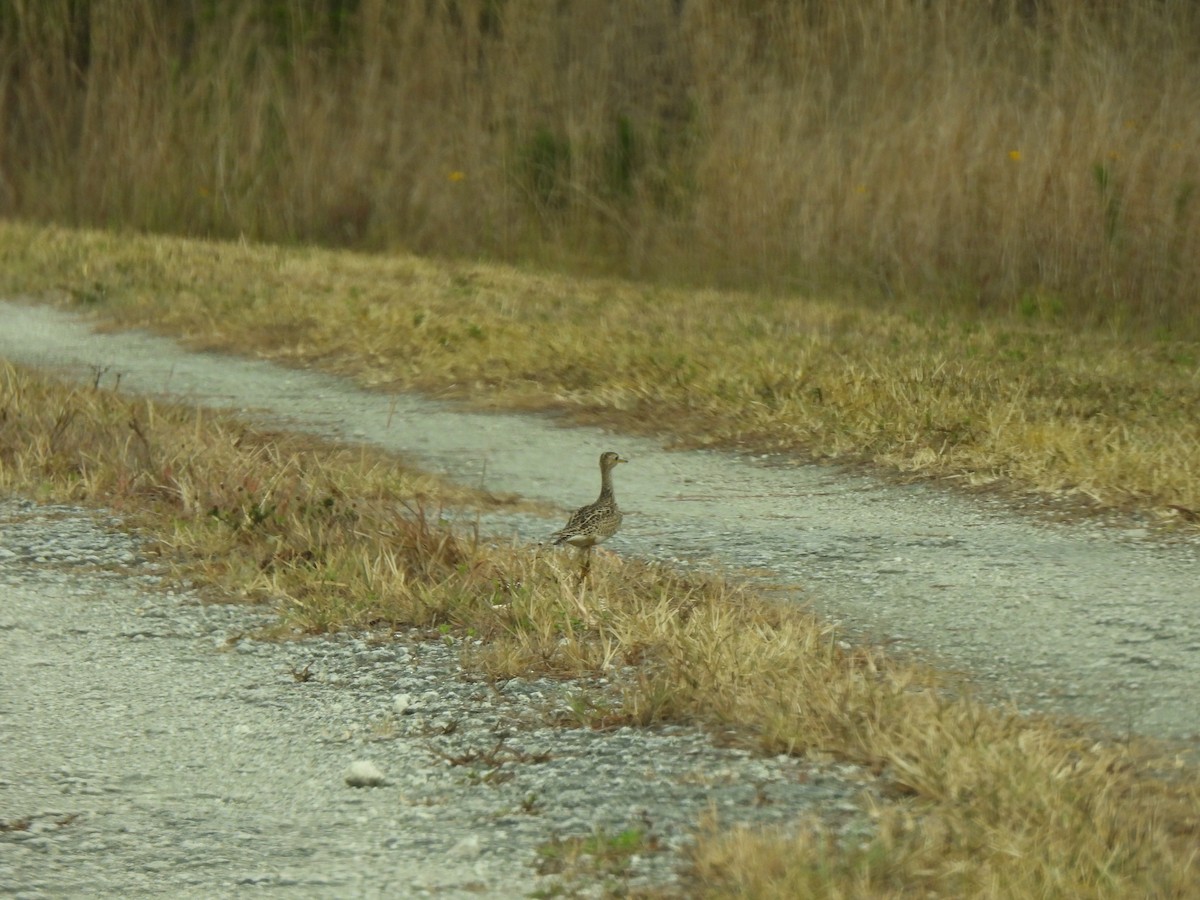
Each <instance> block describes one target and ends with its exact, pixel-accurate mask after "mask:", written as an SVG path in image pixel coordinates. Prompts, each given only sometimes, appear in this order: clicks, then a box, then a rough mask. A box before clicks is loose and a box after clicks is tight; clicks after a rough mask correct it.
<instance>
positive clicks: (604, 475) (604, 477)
mask: <svg viewBox="0 0 1200 900" xmlns="http://www.w3.org/2000/svg"><path fill="white" fill-rule="evenodd" d="M612 499H613V486H612V469H601V470H600V498H599V500H597V501H596V502H597V503H599V502H600V500H610V501H611V500H612Z"/></svg>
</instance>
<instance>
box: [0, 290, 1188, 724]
mask: <svg viewBox="0 0 1200 900" xmlns="http://www.w3.org/2000/svg"><path fill="white" fill-rule="evenodd" d="M0 357H7V358H10V359H13V360H16V361H22V362H26V363H30V364H36V365H42V366H49V367H54V368H56V369H58V370H60V371H62V372H64V373H66V374H67V375H69V376H70V377H76V378H80V379H84V380H86V381H88V382H90V381H91V380H92V379H93V378H94V375H93V367H96V366H99V367H108V369H109V375H108V376H107V377H108V378H109V379H110V380H111V379H112V378H114V377H116V376H117V375H118V374H119V375H120V378H121V381H120V385H121V388H122V390H130V391H138V392H144V393H162V394H169V395H172V396H175V397H180V398H183V399H186V400H190V401H193V402H199V403H205V404H210V405H214V406H221V407H226V408H233V409H236V410H242V411H245V412H248V413H250V414H252V415H254V416H256V417H257V418H259V419H261V420H264V421H267V422H270V423H272V424H276V425H278V424H284V425H287V426H289V427H295V428H300V429H307V430H310V431H314V432H318V433H321V434H324V435H327V436H332V437H335V438H346V439H351V440H361V441H368V442H372V443H376V444H379V445H382V446H384V447H387V448H389V449H391V450H395V451H399V452H403V453H405V454H408V455H410V456H411V457H412V458H413V459H414V461H415V462H417V463H418V464H420V465H422V466H425V467H427V468H430V469H433V470H438V471H442V472H445V473H448V474H450V475H451V476H453V477H455V478H457V479H458V480H460V481H464V482H469V483H475V484H478V485H480V486H482V487H485V488H488V489H491V490H495V491H497V492H500V493H510V492H516V493H520V494H523V495H525V496H527V497H531V498H539V499H547V500H551V501H554V502H557V503H560V504H562V505H563V506H564V507H571V506H577V505H579V504H581V503H584V502H586V501H589V500H591V499H593V498H594V497H595V491H596V484H595V482H596V463H595V460H596V457H597V455H598V454H599V453H600V451H602V450H606V449H616V450H619V451H620V452H621V453H622V455H624V456H626V457H629V458H631V459H632V464H631V465H628V466H621V467H620V469H619V470H618V472H617V476H618V477H617V493H618V497H619V498H620V500H621V506H622V509H623V510H624V511H625V523H624V525H623V526H622V531H621V533H620V534H619V535H617V537H616V538H615V539H614V540H613V541H612V542H611V543H610V544H609V545H607V546H611V547H612V548H613V549H615V550H617V551H618V552H622V553H635V554H639V555H644V556H655V557H659V558H665V559H670V560H685V561H688V562H700V563H708V562H713V563H715V564H717V565H720V566H724V567H729V568H733V569H738V570H742V571H753V572H761V573H763V574H764V575H765V576H766V578H767V579H768V580H769V581H770V582H771V583H772V584H773V585H775V586H781V587H782V589H783V590H784V592H785V595H786V592H787V591H791V592H792V593H794V595H795V596H796V597H797V598H798V599H800V600H802V601H804V602H807V603H809V604H811V605H812V606H813V607H814V608H815V609H816V610H817V611H818V612H820V613H821V614H823V615H825V616H826V617H827V618H830V619H832V620H834V621H838V622H840V623H842V624H843V626H844V627H845V628H846V629H847V630H848V631H850V632H852V633H856V634H861V635H865V636H867V637H869V638H872V639H876V640H882V641H885V642H888V643H891V644H894V645H897V646H898V647H899V648H900V649H902V650H911V651H912V652H913V653H914V654H916V655H918V656H920V657H922V658H926V659H929V660H931V661H933V662H935V663H938V664H940V665H943V666H947V667H950V668H954V669H958V670H961V671H964V672H966V673H968V674H969V675H970V677H971V678H972V679H973V681H974V682H975V683H976V684H977V685H979V687H980V688H981V689H982V690H983V691H984V692H985V694H987V695H989V696H992V697H996V698H1001V699H1011V700H1012V701H1013V702H1015V703H1016V704H1017V705H1018V706H1019V707H1020V708H1023V709H1032V710H1043V711H1049V712H1055V713H1067V714H1073V715H1079V716H1084V717H1087V718H1091V719H1095V720H1098V721H1099V722H1101V723H1102V724H1103V725H1105V726H1107V727H1109V728H1112V729H1115V730H1118V731H1122V732H1124V731H1135V732H1141V733H1144V734H1149V735H1154V736H1159V737H1166V738H1174V739H1181V740H1190V741H1196V740H1198V739H1200V691H1197V690H1196V685H1197V684H1200V616H1197V615H1196V597H1197V596H1198V595H1200V590H1198V588H1200V541H1198V540H1196V539H1195V538H1189V539H1181V540H1178V541H1174V542H1171V543H1164V542H1161V541H1158V540H1155V539H1154V538H1153V537H1152V536H1151V535H1150V534H1149V533H1148V531H1147V530H1146V529H1145V528H1142V527H1129V526H1128V524H1126V525H1125V526H1123V527H1110V526H1106V525H1104V524H1103V523H1100V522H1096V521H1092V522H1085V523H1078V524H1052V523H1048V522H1045V521H1042V520H1039V519H1037V518H1034V517H1031V516H1027V515H1022V514H1020V513H1019V512H1014V511H1013V510H1012V509H1010V508H1009V507H1008V506H1006V505H1004V504H1003V503H1001V502H999V501H995V500H989V499H987V498H971V497H963V496H959V495H955V494H952V493H949V492H946V491H943V490H939V489H936V488H933V487H929V486H927V485H911V486H896V485H889V484H884V483H880V482H878V481H875V480H873V479H870V478H865V477H859V476H854V475H847V474H845V473H842V472H839V471H837V470H835V469H831V468H827V467H819V466H795V465H791V464H789V463H788V461H787V460H784V459H782V458H779V457H773V458H758V459H751V458H747V457H745V456H737V455H732V454H725V453H708V452H666V451H663V450H662V449H661V447H660V446H659V445H658V444H657V443H656V442H654V441H651V440H644V439H638V438H631V437H628V436H624V435H622V436H619V437H618V436H614V435H611V434H608V433H606V432H603V431H601V430H598V429H588V428H569V429H568V428H562V427H559V426H558V425H557V424H556V423H555V421H554V420H553V419H552V418H549V417H538V416H528V415H526V416H519V415H500V414H485V413H472V412H469V411H465V410H464V409H463V408H461V407H459V406H451V405H446V404H440V403H436V402H431V401H428V400H425V399H422V398H419V397H412V396H405V395H401V396H389V395H384V394H378V393H373V392H369V391H363V390H361V389H358V388H356V387H355V386H353V385H352V384H350V383H349V382H347V381H345V380H343V379H339V378H334V377H331V376H326V375H322V374H319V373H315V372H308V371H299V370H294V369H285V368H282V367H280V366H277V365H273V364H270V363H265V362H258V361H253V360H245V359H239V358H232V357H228V356H222V355H216V354H207V353H192V352H188V351H186V350H183V349H181V348H180V347H178V346H177V345H176V344H175V343H173V342H172V341H169V340H165V339H162V338H156V337H152V336H149V335H145V334H137V333H117V334H98V333H94V332H92V330H91V329H90V327H89V326H88V325H87V323H86V322H84V321H83V320H81V319H80V318H77V317H74V316H72V315H69V314H67V313H64V312H62V311H59V310H55V309H53V308H50V307H46V306H31V305H22V304H17V303H3V302H0ZM485 524H486V525H488V526H489V527H491V528H493V529H499V530H504V531H507V532H511V533H514V534H516V535H517V536H518V537H521V538H523V539H526V540H539V539H541V538H544V537H545V535H546V534H547V533H549V532H550V531H552V530H553V529H554V528H556V527H558V526H559V525H561V521H553V522H547V521H546V520H544V519H540V518H537V517H532V516H524V517H522V516H507V517H495V518H491V519H489V520H487V522H486V523H485Z"/></svg>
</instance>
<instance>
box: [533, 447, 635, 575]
mask: <svg viewBox="0 0 1200 900" xmlns="http://www.w3.org/2000/svg"><path fill="white" fill-rule="evenodd" d="M627 462H629V460H627V459H622V458H621V456H620V454H618V453H614V452H613V451H612V450H606V451H605V452H604V453H601V454H600V496H599V497H597V498H596V502H595V503H589V504H588V505H587V506H581V507H580V508H579V509H577V510H575V512H573V513H572V514H571V518H570V519H568V520H567V524H566V525H564V526H563V527H562V528H561V529H559V530H558V531H556V532H554V534H552V535H550V540H551V542H552V543H553V544H554V545H555V546H561V545H563V544H570V545H571V546H572V547H577V548H578V549H579V550H581V551H582V553H583V569H582V571H581V572H580V573H579V580H580V581H581V582H582V581H583V579H584V578H586V577H587V575H588V572H589V571H590V570H591V566H592V548H593V547H595V546H596V545H597V544H599V543H602V542H603V541H606V540H608V539H609V538H610V537H612V536H613V535H614V534H616V533H617V529H618V528H620V527H621V509H620V507H618V506H617V498H616V496H615V495H614V494H613V485H612V470H613V468H614V467H615V466H616V465H617V464H618V463H627Z"/></svg>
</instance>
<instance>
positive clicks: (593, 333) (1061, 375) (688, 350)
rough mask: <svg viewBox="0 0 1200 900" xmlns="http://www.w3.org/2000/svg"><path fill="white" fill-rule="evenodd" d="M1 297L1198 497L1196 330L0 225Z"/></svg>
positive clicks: (233, 340)
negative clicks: (903, 308)
mask: <svg viewBox="0 0 1200 900" xmlns="http://www.w3.org/2000/svg"><path fill="white" fill-rule="evenodd" d="M0 292H3V293H6V294H13V293H17V292H27V293H32V294H47V293H48V294H51V295H54V294H57V295H59V296H64V297H67V298H70V299H71V301H73V303H74V305H75V306H76V307H77V308H80V309H85V310H88V311H90V312H92V313H94V314H96V315H97V316H99V317H101V318H102V319H104V320H107V321H109V322H112V323H114V324H116V325H119V326H122V327H130V326H139V327H145V328H151V329H154V330H157V331H159V332H162V333H167V334H173V335H179V336H182V337H184V338H186V339H187V340H188V341H189V342H191V343H192V344H193V345H199V346H206V347H220V348H225V349H229V350H233V351H236V352H241V353H246V354H253V355H261V356H266V357H270V358H274V359H277V360H282V361H285V362H292V363H298V364H312V365H316V366H319V367H322V368H324V369H327V370H330V371H333V372H338V373H344V374H348V375H353V376H354V377H356V378H357V379H359V380H360V381H361V382H362V383H364V384H368V385H378V386H384V387H387V388H421V389H426V390H431V391H436V392H439V393H442V394H445V395H450V396H457V397H462V398H467V399H470V400H472V401H475V402H479V403H488V404H494V405H499V406H505V407H510V408H521V407H539V408H556V409H560V410H565V411H567V412H569V413H570V414H572V415H574V416H576V417H578V418H581V419H593V420H594V419H603V420H604V421H606V422H608V423H610V424H613V425H616V426H619V427H623V428H627V429H632V430H643V431H652V432H658V433H662V432H664V431H668V432H669V433H670V435H672V436H673V437H674V438H675V439H677V440H678V441H680V442H681V443H685V444H692V445H715V446H724V447H737V448H747V449H755V450H770V451H776V450H782V451H785V452H788V453H794V454H797V455H799V456H802V457H811V458H817V459H828V460H836V461H840V462H852V463H869V464H872V465H874V466H877V467H881V468H882V469H883V470H884V471H890V472H892V473H895V474H898V475H900V476H903V477H938V478H942V479H948V480H950V481H951V482H952V483H955V484H959V485H967V486H982V487H992V488H1001V489H1005V490H1010V491H1013V492H1024V493H1026V494H1029V495H1032V496H1035V497H1040V498H1043V499H1046V498H1050V499H1054V500H1056V501H1069V502H1070V503H1075V502H1079V503H1082V504H1085V505H1087V506H1090V507H1093V508H1110V509H1111V508H1116V509H1141V510H1149V511H1153V512H1154V513H1155V514H1156V515H1157V516H1158V518H1159V519H1161V520H1162V521H1163V522H1179V523H1183V524H1186V523H1187V522H1191V521H1194V520H1195V518H1196V511H1198V510H1200V477H1198V473H1197V469H1196V459H1197V447H1200V342H1196V341H1182V340H1175V339H1167V338H1165V337H1164V338H1155V337H1153V336H1145V335H1131V334H1126V333H1123V332H1121V331H1119V330H1115V329H1111V328H1104V329H1079V328H1076V327H1072V326H1067V325H1065V324H1064V323H1061V322H1058V321H1056V320H1055V314H1054V311H1053V309H1052V308H1050V307H1043V306H1039V305H1036V304H1034V305H1030V306H1029V307H1028V308H1027V309H1026V310H1025V313H1024V314H1023V315H1021V316H1018V317H1015V318H1014V317H1002V318H988V317H983V318H980V317H978V316H972V317H957V316H951V315H943V316H937V317H934V316H929V315H918V314H915V313H908V314H905V313H899V312H888V311H882V310H878V309H867V308H864V307H863V306H861V305H859V304H855V303H853V302H850V301H849V300H846V299H844V298H843V299H838V298H835V299H821V300H816V299H810V298H800V297H772V296H764V295H755V294H745V293H735V292H720V291H684V290H676V289H667V288H655V287H649V286H646V285H640V284H634V283H627V282H618V281H609V280H581V279H571V278H566V277H560V276H554V275H548V274H540V273H531V272H526V271H521V270H515V269H511V268H507V267H502V266H495V265H485V264H475V265H469V264H459V263H439V262H436V261H431V260H426V259H420V258H416V257H412V256H404V255H392V256H386V257H381V256H365V255H360V254H353V253H348V252H338V251H327V250H313V249H283V248H277V247H270V246H261V245H258V246H256V245H246V244H229V243H212V242H202V241H194V240H184V239H175V238H165V237H137V236H128V235H114V234H110V233H104V232H91V231H71V230H63V229H54V228H49V229H43V228H35V227H29V226H24V225H18V224H14V223H0Z"/></svg>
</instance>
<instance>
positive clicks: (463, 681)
mask: <svg viewBox="0 0 1200 900" xmlns="http://www.w3.org/2000/svg"><path fill="white" fill-rule="evenodd" d="M0 597H3V603H2V604H0V660H2V661H3V665H2V668H0V895H2V896H6V897H9V896H11V897H20V898H42V897H113V896H125V897H139V896H172V897H206V898H208V897H222V896H231V895H233V894H234V893H236V892H240V890H242V889H245V888H249V887H254V888H258V889H260V890H267V889H269V890H270V894H269V895H270V896H289V897H339V898H343V897H423V896H437V897H480V896H485V897H524V896H528V895H529V893H530V892H531V891H533V890H536V889H542V890H547V891H549V890H551V889H552V888H553V886H554V885H555V884H556V883H558V882H560V881H561V878H560V876H559V875H556V874H554V873H553V872H547V873H546V874H544V875H541V874H539V863H541V862H542V861H543V860H544V857H543V856H542V855H541V854H540V853H539V848H540V847H546V846H550V845H553V843H554V842H555V841H556V840H559V841H561V840H566V839H569V838H572V837H582V836H587V835H590V834H592V833H593V832H594V831H595V830H596V829H605V830H606V832H607V833H608V834H616V833H619V832H621V831H623V830H625V829H629V828H638V829H641V830H643V831H644V832H645V835H646V843H647V848H648V849H647V850H645V851H644V852H642V853H640V854H638V855H637V856H636V857H635V858H634V859H633V860H632V861H631V862H630V864H629V867H628V871H627V872H625V873H623V874H621V875H620V876H619V877H616V878H615V879H614V883H621V882H625V883H627V884H629V885H631V886H637V885H647V886H656V887H670V886H671V885H673V884H676V883H677V877H676V874H675V873H676V870H677V869H678V867H679V865H680V863H681V861H682V857H681V855H680V851H681V850H682V848H684V847H685V846H686V843H687V841H686V839H687V836H688V835H689V834H690V833H691V832H692V831H693V830H694V828H695V827H696V825H697V823H698V822H699V821H700V820H701V819H702V818H703V816H704V815H705V813H706V812H707V811H708V810H709V809H710V808H711V809H712V810H713V811H715V812H716V814H717V815H718V816H719V817H720V820H721V821H722V822H724V823H725V824H727V825H734V824H737V823H747V824H749V823H768V822H781V823H792V822H795V821H796V820H797V819H798V818H799V817H800V816H805V815H816V816H820V817H822V818H823V819H824V820H825V821H827V822H829V823H830V824H831V825H833V826H834V827H836V828H838V829H839V830H842V831H844V832H845V831H847V830H851V831H852V833H862V832H864V831H865V829H866V828H867V827H868V825H867V823H866V822H865V817H864V815H863V813H862V812H861V811H860V810H861V804H860V802H859V801H860V800H861V798H862V794H863V792H864V791H871V790H873V789H874V788H873V782H872V780H871V779H870V778H869V776H866V775H864V774H862V773H860V772H859V771H858V770H856V769H855V768H854V767H851V766H835V765H815V764H811V763H807V762H803V761H798V760H795V759H788V758H785V757H780V758H775V759H757V758H753V757H751V756H750V755H749V754H748V753H746V752H745V751H738V750H730V749H720V748H716V747H714V746H712V743H711V741H710V740H709V739H708V738H707V736H706V735H704V734H702V733H700V732H698V731H696V730H695V729H690V728H670V729H666V730H663V731H658V732H650V731H646V730H635V729H628V728H626V729H621V730H618V731H614V732H609V733H604V734H601V733H597V732H593V731H590V730H583V729H564V728H550V727H547V726H546V725H544V724H543V723H544V722H545V719H546V717H547V716H548V715H553V714H555V713H556V712H561V711H563V710H565V709H566V708H567V706H568V702H569V697H570V694H571V693H572V692H573V691H574V690H576V689H577V686H576V685H572V684H570V683H563V682H557V681H548V680H536V681H524V680H521V679H514V680H512V681H509V682H507V683H505V684H502V685H497V686H495V687H493V686H492V685H489V684H485V683H480V682H478V681H473V680H471V679H470V678H468V677H466V675H465V674H464V673H463V671H462V669H461V666H460V665H459V659H460V653H461V650H462V648H461V647H459V646H456V645H454V644H453V642H434V643H428V642H422V643H418V642H415V641H412V640H408V639H407V637H406V636H405V635H404V634H400V635H353V636H341V637H338V638H336V639H319V640H306V641H296V642H284V643H274V642H264V641H256V640H253V639H252V637H250V635H251V634H252V633H253V632H254V630H255V629H256V628H260V627H261V626H263V625H265V624H267V623H269V622H272V621H274V620H275V616H273V615H272V611H271V610H269V609H264V608H261V607H247V606H238V605H224V604H222V605H205V604H202V603H200V602H199V601H198V600H197V598H195V597H193V596H191V595H189V594H187V593H173V592H171V591H170V590H168V589H167V588H166V586H165V585H164V583H163V582H162V580H161V579H160V578H159V576H158V574H157V573H156V572H155V570H154V566H153V564H152V563H150V562H148V561H147V559H146V556H145V555H144V554H143V552H142V549H141V548H140V547H139V546H138V544H137V542H136V541H135V540H134V539H133V538H132V537H130V536H129V535H127V534H124V533H122V531H121V522H120V520H118V519H115V518H111V517H109V518H103V517H98V516H96V515H95V514H93V513H89V512H87V511H85V510H80V509H73V508H70V507H64V506H50V507H46V506H37V505H35V504H33V503H29V502H25V501H18V500H11V499H10V500H0ZM305 671H307V673H308V675H307V677H308V680H297V678H296V676H295V675H293V673H294V672H305ZM368 762H369V763H371V764H373V765H374V766H375V767H376V768H377V769H378V771H379V772H380V773H381V774H382V776H383V778H384V780H385V783H384V784H382V785H379V786H375V787H361V788H355V787H351V786H349V785H348V784H347V782H346V775H347V770H348V769H349V767H351V766H352V765H354V764H356V763H359V764H361V763H368ZM541 868H544V865H542V866H541ZM600 881H601V879H600V878H598V877H590V878H585V879H584V880H583V881H582V882H577V883H575V886H576V887H580V895H581V896H588V895H589V893H591V891H589V889H588V888H589V887H595V886H596V885H597V884H599V883H600Z"/></svg>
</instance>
